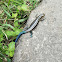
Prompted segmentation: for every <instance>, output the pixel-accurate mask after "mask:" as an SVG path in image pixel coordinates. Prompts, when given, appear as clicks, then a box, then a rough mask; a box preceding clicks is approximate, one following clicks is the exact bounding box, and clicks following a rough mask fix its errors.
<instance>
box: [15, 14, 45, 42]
mask: <svg viewBox="0 0 62 62" xmlns="http://www.w3.org/2000/svg"><path fill="white" fill-rule="evenodd" d="M44 16H45V14H44V13H43V14H40V15H39V16H38V17H37V18H36V19H35V20H34V21H33V22H32V23H31V25H30V26H29V28H28V29H27V30H23V31H22V32H20V33H19V35H18V36H17V38H16V40H15V43H16V42H17V41H18V39H19V38H20V36H21V35H22V34H25V33H28V32H30V33H31V35H32V30H33V29H34V28H35V27H36V26H37V25H38V23H39V20H40V19H42V18H43V17H44Z"/></svg>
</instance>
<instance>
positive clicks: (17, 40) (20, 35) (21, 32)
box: [15, 31, 26, 43]
mask: <svg viewBox="0 0 62 62" xmlns="http://www.w3.org/2000/svg"><path fill="white" fill-rule="evenodd" d="M24 33H26V32H25V31H22V32H20V34H19V35H18V36H17V38H16V40H15V43H16V42H17V41H18V39H19V38H20V36H21V35H22V34H24Z"/></svg>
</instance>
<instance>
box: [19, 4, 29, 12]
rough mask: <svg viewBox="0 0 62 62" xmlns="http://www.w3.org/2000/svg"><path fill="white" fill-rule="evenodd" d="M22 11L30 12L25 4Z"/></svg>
mask: <svg viewBox="0 0 62 62" xmlns="http://www.w3.org/2000/svg"><path fill="white" fill-rule="evenodd" d="M20 9H21V10H23V11H28V7H27V5H25V4H23V5H22V6H21V8H20Z"/></svg>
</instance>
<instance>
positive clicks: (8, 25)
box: [2, 24, 14, 29]
mask: <svg viewBox="0 0 62 62" xmlns="http://www.w3.org/2000/svg"><path fill="white" fill-rule="evenodd" d="M2 26H7V27H10V28H12V29H14V27H13V26H12V25H10V24H3V25H2Z"/></svg>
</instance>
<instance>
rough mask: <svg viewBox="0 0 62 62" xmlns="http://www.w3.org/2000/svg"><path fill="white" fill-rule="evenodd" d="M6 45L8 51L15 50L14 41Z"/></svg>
mask: <svg viewBox="0 0 62 62" xmlns="http://www.w3.org/2000/svg"><path fill="white" fill-rule="evenodd" d="M8 47H9V51H14V50H15V42H10V43H9V45H8Z"/></svg>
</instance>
